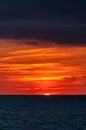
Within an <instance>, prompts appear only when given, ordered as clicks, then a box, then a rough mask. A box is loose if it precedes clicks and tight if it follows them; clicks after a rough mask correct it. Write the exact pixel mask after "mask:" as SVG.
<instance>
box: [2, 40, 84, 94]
mask: <svg viewBox="0 0 86 130" xmlns="http://www.w3.org/2000/svg"><path fill="white" fill-rule="evenodd" d="M29 41H30V42H32V43H33V42H34V40H31V39H29ZM23 42H25V40H9V39H8V40H3V39H1V40H0V94H44V93H51V94H85V93H86V88H85V85H86V82H85V80H86V77H85V75H86V47H80V46H75V47H73V46H59V45H57V44H56V43H49V42H47V46H46V44H45V42H43V41H36V42H38V44H37V45H35V44H32V45H31V44H30V45H27V44H23ZM41 42H42V44H41ZM43 43H44V45H43ZM42 45H43V46H42Z"/></svg>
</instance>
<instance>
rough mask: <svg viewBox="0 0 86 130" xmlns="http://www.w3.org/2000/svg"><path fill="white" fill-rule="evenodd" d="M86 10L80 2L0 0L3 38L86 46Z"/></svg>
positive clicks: (1, 33)
mask: <svg viewBox="0 0 86 130" xmlns="http://www.w3.org/2000/svg"><path fill="white" fill-rule="evenodd" d="M85 14H86V8H85V3H82V2H81V3H80V2H79V1H76V2H73V1H67V2H66V1H65V2H64V1H63V0H62V1H55V2H54V1H53V2H51V1H46V2H45V1H43V0H42V1H41V2H40V1H39V0H37V1H35V0H29V1H28V0H21V1H20V0H18V1H17V0H12V1H11V0H3V1H2V0H1V1H0V38H34V37H35V38H37V39H41V40H47V41H57V42H58V43H59V44H62V45H65V44H68V45H70V44H72V45H74V44H77V45H78V44H79V45H82V44H83V45H86V15H85Z"/></svg>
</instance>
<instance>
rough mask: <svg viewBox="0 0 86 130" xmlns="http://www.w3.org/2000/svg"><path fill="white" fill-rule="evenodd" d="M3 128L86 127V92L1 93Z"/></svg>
mask: <svg viewBox="0 0 86 130" xmlns="http://www.w3.org/2000/svg"><path fill="white" fill-rule="evenodd" d="M0 130H86V96H0Z"/></svg>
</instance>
